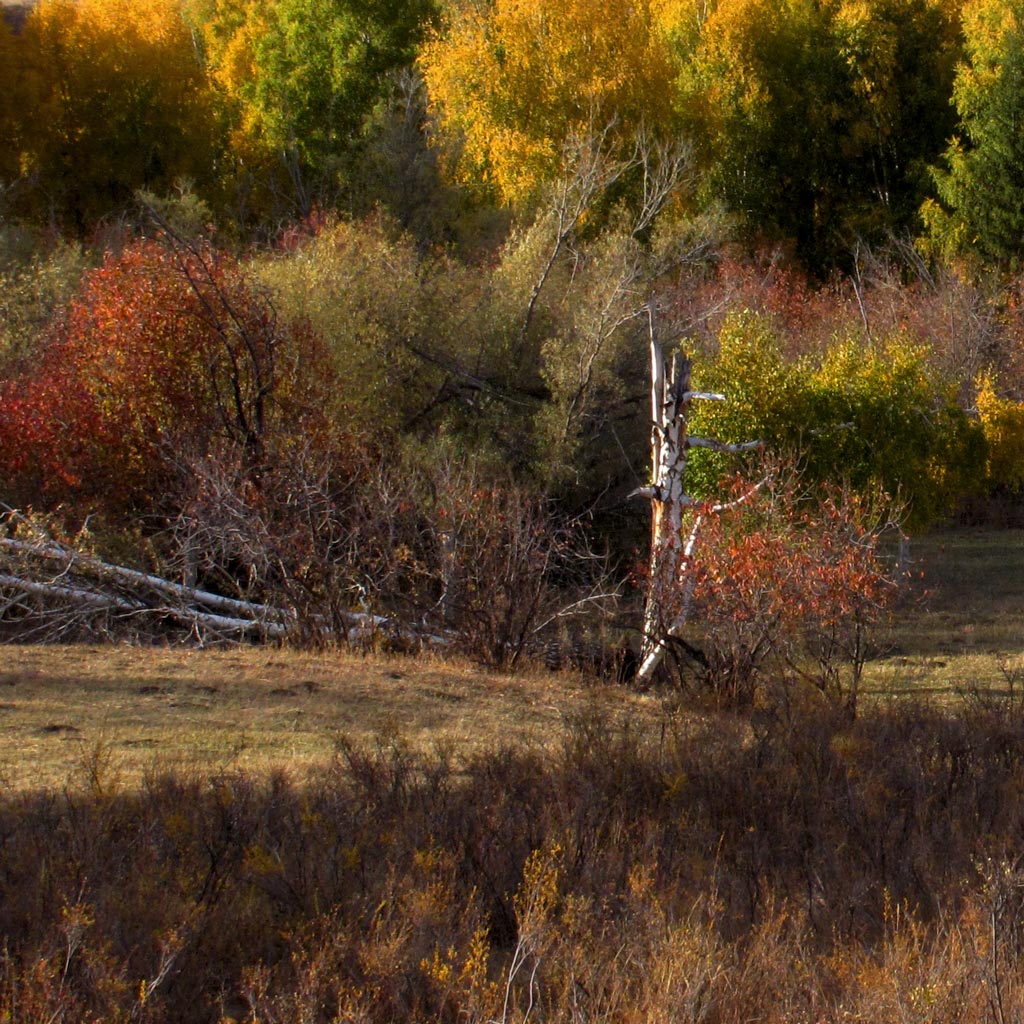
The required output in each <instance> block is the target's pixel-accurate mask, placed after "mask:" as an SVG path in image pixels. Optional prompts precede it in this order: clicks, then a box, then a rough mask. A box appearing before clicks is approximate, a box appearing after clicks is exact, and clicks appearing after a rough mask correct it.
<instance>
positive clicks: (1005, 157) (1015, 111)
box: [923, 0, 1024, 262]
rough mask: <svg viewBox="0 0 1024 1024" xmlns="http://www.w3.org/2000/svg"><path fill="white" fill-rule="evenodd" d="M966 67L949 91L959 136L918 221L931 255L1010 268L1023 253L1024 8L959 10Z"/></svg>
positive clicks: (988, 5)
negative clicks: (964, 256)
mask: <svg viewBox="0 0 1024 1024" xmlns="http://www.w3.org/2000/svg"><path fill="white" fill-rule="evenodd" d="M964 31H965V35H966V40H967V61H966V62H965V63H963V64H961V65H960V67H959V69H958V73H957V77H956V84H955V88H954V98H955V103H956V110H957V113H958V114H959V117H960V134H959V135H958V136H957V137H956V138H955V139H954V140H953V142H952V143H951V144H950V145H949V148H948V149H947V150H946V153H945V165H946V166H945V168H944V169H937V170H936V171H935V183H936V189H937V191H938V199H939V201H938V202H936V201H930V202H927V203H926V204H925V206H924V210H923V214H924V220H925V224H926V227H927V229H928V233H929V237H928V240H927V242H926V244H927V245H928V246H930V247H931V248H932V250H934V251H936V252H939V253H941V254H944V255H947V256H950V255H956V254H964V253H969V254H974V255H976V256H978V257H981V258H982V259H983V260H992V261H1000V262H1003V261H1018V260H1019V259H1020V257H1021V255H1022V253H1024V130H1022V127H1024V3H1022V2H1021V0H975V2H974V3H972V4H970V5H968V6H967V7H966V8H965V10H964Z"/></svg>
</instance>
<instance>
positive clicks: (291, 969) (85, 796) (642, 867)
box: [0, 703, 1024, 1024]
mask: <svg viewBox="0 0 1024 1024" xmlns="http://www.w3.org/2000/svg"><path fill="white" fill-rule="evenodd" d="M1022 780H1024V726H1022V722H1021V720H1020V719H1019V717H1016V718H1015V717H1008V716H1001V717H992V716H989V715H987V714H985V713H983V712H979V711H974V710H970V709H966V708H962V709H945V710H940V709H936V708H933V707H927V706H925V705H920V704H913V703H906V704H903V705H899V704H896V705H891V706H888V707H875V708H871V709H866V710H865V711H864V713H863V714H862V715H861V716H860V717H859V718H858V719H857V720H856V721H851V720H850V719H849V718H848V717H846V716H845V715H843V714H841V713H838V712H836V711H835V710H833V709H829V708H827V707H823V706H819V707H817V708H803V709H795V708H792V707H791V708H790V709H788V710H786V709H776V710H775V711H773V712H771V713H766V712H758V713H756V714H753V715H745V716H738V715H736V714H735V713H732V712H729V713H722V712H716V713H711V714H707V715H703V716H695V715H693V714H690V713H683V712H681V711H676V712H672V711H671V709H669V708H666V716H665V718H664V720H663V722H662V723H660V724H655V726H654V727H653V728H652V727H651V726H650V725H648V726H640V725H639V724H638V723H628V722H627V723H621V722H620V723H615V722H612V721H610V720H608V719H606V718H604V717H602V716H601V715H598V714H596V713H591V714H587V715H584V716H583V717H581V718H580V719H579V721H577V722H575V723H573V724H572V726H571V727H570V729H569V730H568V732H567V736H566V739H565V742H564V743H563V744H562V745H561V746H556V747H554V748H551V749H548V750H546V751H544V750H540V749H512V748H504V749H498V750H493V751H488V752H483V751H481V752H478V753H475V754H473V755H471V756H467V757H459V756H456V755H455V754H453V752H451V751H444V750H439V751H436V752H433V753H423V752H419V751H415V750H413V749H412V748H411V747H410V746H408V745H407V744H406V743H405V742H403V740H402V739H401V737H400V736H397V735H388V736H382V737H380V739H379V740H378V741H377V742H375V743H371V744H367V745H353V744H351V743H348V742H345V741H344V740H341V741H339V744H338V748H337V754H336V756H335V757H334V758H332V759H330V760H329V761H327V762H325V763H324V764H323V765H322V766H320V767H319V768H316V769H314V770H313V771H312V773H311V774H310V776H309V777H308V778H306V779H304V780H303V781H301V782H300V781H298V780H296V779H292V778H290V777H289V775H288V774H287V773H286V772H284V771H277V772H273V773H271V774H268V775H267V776H264V777H256V776H251V775H246V774H245V773H241V772H234V771H230V770H225V771H223V772H219V773H217V774H215V775H213V776H210V775H209V774H205V773H199V772H196V771H193V770H190V769H189V768H188V767H187V766H185V767H182V768H178V769H177V770H176V771H174V772H172V771H169V770H167V768H166V767H164V768H161V767H160V766H159V765H154V767H153V770H152V772H151V773H150V775H149V776H148V778H147V779H146V780H145V782H144V784H143V785H142V786H141V788H140V789H138V790H135V791H132V790H128V789H126V788H124V787H123V785H122V784H121V783H119V782H118V779H117V774H116V765H114V764H112V763H111V760H110V758H109V757H106V756H105V755H104V753H103V751H101V750H100V751H97V756H96V757H94V758H93V757H90V758H86V759H84V761H83V766H82V768H81V770H80V771H79V773H78V774H76V775H73V776H72V777H71V778H69V780H68V785H67V787H66V788H65V790H64V791H63V792H37V793H22V794H14V793H8V794H6V795H5V796H4V798H3V800H2V801H0V838H2V843H0V886H2V891H3V900H2V901H0V931H2V934H3V936H4V943H3V948H2V950H0V1013H3V1014H5V1015H6V1016H7V1017H8V1018H9V1019H11V1020H12V1021H14V1020H18V1021H23V1022H33V1024H34V1022H42V1021H43V1020H59V1019H64V1020H72V1019H104V1020H121V1019H132V1020H144V1021H161V1020H175V1021H181V1022H182V1024H188V1022H190V1021H206V1020H209V1019H211V1017H216V1018H218V1019H221V1018H231V1019H235V1020H265V1019H272V1020H281V1021H293V1020H300V1019H301V1020H311V1021H328V1020H334V1019H339V1018H340V1019H359V1020H365V1021H381V1022H384V1021H392V1020H395V1019H402V1020H408V1021H453V1022H454V1021H456V1020H461V1019H470V1020H476V1021H481V1022H482V1021H486V1020H506V1021H512V1020H522V1019H524V1018H525V1017H527V1016H532V1015H536V1016H538V1017H543V1018H546V1019H559V1020H574V1019H580V1018H581V1017H583V1016H585V1017H586V1018H587V1019H591V1020H607V1021H611V1020H622V1019H635V1018H644V1019H659V1020H662V1019H673V1020H694V1021H697V1020H715V1021H725V1022H732V1021H735V1022H737V1024H738V1022H739V1021H742V1020H749V1019H751V1018H752V1017H755V1018H756V1019H760V1020H764V1021H766V1022H769V1024H776V1022H778V1024H781V1022H782V1021H785V1020H792V1019H794V1017H795V1018H796V1019H819V1018H821V1019H851V1020H862V1021H865V1022H867V1021H874V1020H878V1019H887V1018H889V1017H891V1016H895V1015H897V1014H898V1015H899V1016H900V1019H907V1020H920V1021H922V1022H924V1021H927V1020H950V1019H957V1020H962V1021H965V1022H967V1024H974V1022H978V1024H981V1022H982V1021H991V1020H992V1019H994V1018H993V1016H992V1013H993V1006H994V1005H995V1004H996V1001H997V1000H998V1001H1001V1005H1002V1007H1003V1012H1004V1013H1005V1014H1006V1016H1007V1019H1009V1018H1010V1017H1011V1016H1012V1015H1016V1014H1018V1013H1019V1012H1020V1010H1021V1009H1022V1008H1024V1005H1022V998H1024V994H1022V989H1021V980H1022V979H1021V976H1020V971H1019V963H1020V957H1019V943H1020V935H1021V931H1020V923H1021V902H1020V876H1019V866H1017V865H1016V863H1015V850H1016V846H1017V843H1018V840H1019V833H1020V828H1021V824H1022V819H1021V812H1020V807H1019V802H1018V801H1016V800H1015V799H1014V796H1015V794H1016V793H1017V792H1018V791H1019V788H1020V786H1021V784H1022Z"/></svg>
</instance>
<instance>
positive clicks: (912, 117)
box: [680, 0, 956, 273]
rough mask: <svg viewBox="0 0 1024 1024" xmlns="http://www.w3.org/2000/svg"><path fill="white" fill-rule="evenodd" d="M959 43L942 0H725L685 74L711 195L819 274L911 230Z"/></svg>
mask: <svg viewBox="0 0 1024 1024" xmlns="http://www.w3.org/2000/svg"><path fill="white" fill-rule="evenodd" d="M955 41H956V22H955V20H954V19H953V18H952V17H951V16H950V14H949V13H948V12H947V10H946V8H945V7H944V6H943V0H722V2H721V3H719V4H718V6H717V8H716V9H715V10H714V12H713V13H712V14H711V15H710V16H709V17H708V19H707V20H706V22H705V24H704V25H703V27H702V29H701V31H700V35H699V42H698V43H697V45H696V47H695V49H694V52H693V56H692V58H690V59H689V60H688V61H686V62H685V64H684V68H683V72H682V74H681V77H680V103H681V105H682V109H683V111H684V115H685V118H686V120H687V122H688V124H689V128H690V130H691V131H692V132H693V134H694V137H695V138H696V139H697V140H699V142H700V144H701V149H702V152H703V156H704V160H705V161H706V164H707V166H708V176H707V179H706V187H705V196H706V198H707V199H708V200H709V201H710V200H711V199H713V198H721V199H723V200H724V202H725V204H726V206H727V207H728V208H729V210H730V211H731V212H733V213H734V214H735V215H736V216H737V217H738V218H739V219H740V222H741V224H742V225H743V226H744V228H745V229H746V232H747V234H748V236H757V235H760V236H765V235H767V236H768V237H769V238H770V239H772V240H783V241H787V242H790V243H792V244H794V245H795V247H796V250H797V252H798V254H799V255H800V257H801V258H802V259H803V260H804V262H805V263H806V264H807V265H808V266H809V267H810V268H811V269H813V270H815V271H817V272H822V273H826V272H827V271H828V270H830V269H831V268H832V267H833V266H834V265H836V264H837V263H842V261H843V258H844V256H845V255H846V254H847V253H848V252H849V250H850V248H851V247H852V245H853V243H854V242H855V241H857V240H858V239H862V238H865V237H866V238H868V239H869V240H870V239H871V238H877V237H878V236H879V235H883V234H884V233H885V232H887V231H890V230H893V229H906V228H907V227H908V225H910V223H911V218H912V217H914V216H915V215H916V210H917V207H918V206H919V205H920V202H921V200H922V198H923V195H924V192H923V187H924V182H925V178H924V177H923V168H924V166H925V165H926V163H927V162H930V161H932V160H934V158H935V155H936V154H937V153H939V152H940V151H941V147H942V146H943V145H944V142H945V139H946V138H947V137H948V128H949V126H950V119H949V116H948V115H947V113H946V110H947V104H948V97H949V95H950V91H951V88H952V76H953V70H952V69H953V62H954V58H955V55H956V49H955ZM687 45H690V44H689V43H688V44H687Z"/></svg>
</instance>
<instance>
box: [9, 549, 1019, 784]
mask: <svg viewBox="0 0 1024 1024" xmlns="http://www.w3.org/2000/svg"><path fill="white" fill-rule="evenodd" d="M911 557H912V572H913V575H914V581H913V583H912V585H911V587H910V588H909V591H908V595H907V597H906V599H904V600H903V601H902V602H901V603H900V605H899V607H898V609H897V610H896V612H895V615H894V618H893V621H892V623H891V625H889V626H888V627H887V628H886V629H884V630H883V631H881V632H880V633H879V634H878V636H877V637H876V648H877V651H876V656H875V657H874V658H873V659H872V660H871V661H869V662H868V664H867V667H866V670H865V683H864V695H865V699H866V700H868V701H871V700H872V699H875V700H879V699H885V698H888V697H898V696H905V695H907V694H908V693H914V694H925V695H928V696H929V697H934V698H935V699H937V700H940V701H946V700H960V699H963V697H964V695H965V694H967V695H968V696H971V695H974V692H975V691H976V690H980V691H983V692H990V691H991V692H992V693H993V694H995V695H998V694H1000V693H1002V692H1005V691H1007V688H1008V686H1009V684H1010V683H1016V685H1018V686H1020V687H1021V688H1022V689H1024V532H1022V531H1000V532H990V531H958V532H948V533H939V534H935V535H933V536H931V537H928V538H926V539H924V540H920V541H917V542H915V544H914V545H913V546H912V548H911ZM3 651H4V658H3V660H2V662H0V722H2V723H3V728H4V731H5V735H6V738H7V742H6V744H5V747H4V749H3V750H2V751H0V774H2V777H3V779H4V780H5V782H6V784H7V786H8V787H11V788H13V789H23V788H25V787H35V786H55V787H58V788H59V787H61V786H63V785H65V784H69V783H70V784H74V783H75V780H76V779H77V780H78V781H81V780H82V779H83V778H85V779H87V778H88V776H89V773H90V772H91V771H92V770H93V769H94V767H95V764H96V759H97V756H99V755H102V759H103V762H104V763H105V764H106V766H107V769H108V770H109V771H112V772H116V773H117V775H118V777H119V778H120V779H121V780H122V781H123V782H125V783H126V784H135V783H137V782H138V781H139V780H140V779H141V778H142V777H143V775H144V774H145V773H146V772H147V771H152V770H161V769H174V768H176V767H179V768H180V767H183V766H196V767H199V768H200V769H201V770H203V771H206V772H214V773H215V772H218V771H227V770H242V769H244V770H246V771H266V770H269V769H271V768H275V767H278V768H285V769H287V770H288V771H290V772H293V773H297V774H299V775H301V774H302V773H303V772H304V771H305V770H306V769H307V768H308V767H309V766H310V765H312V764H315V763H317V762H322V761H324V760H325V759H329V758H330V757H331V756H332V755H333V753H334V751H335V749H336V746H337V744H338V742H339V741H340V740H348V741H356V742H372V741H374V740H376V739H378V738H381V737H394V736H400V737H401V738H402V740H403V742H406V743H408V744H410V745H411V746H413V747H414V748H416V749H419V750H431V749H433V748H435V747H438V746H441V747H445V748H448V749H451V750H453V751H455V752H458V753H459V754H463V755H465V754H471V753H476V752H479V751H486V750H493V749H497V748H499V747H503V746H517V745H527V746H531V747H536V748H539V749H544V748H547V747H550V746H552V745H553V744H557V743H558V742H560V740H561V738H562V736H563V734H564V729H565V725H566V722H568V721H570V720H571V719H573V718H574V717H576V716H578V715H579V714H580V713H583V712H585V711H593V710H595V709H601V710H602V711H603V712H605V713H608V714H610V715H612V716H614V717H617V718H629V719H631V720H635V721H637V722H640V723H645V724H647V725H651V726H652V727H655V728H660V727H661V724H662V723H663V722H664V721H665V719H666V716H669V717H671V716H672V715H674V714H676V713H677V709H673V708H672V707H671V706H669V705H666V703H665V702H664V700H663V699H662V698H661V697H659V696H657V695H651V694H639V693H635V692H632V691H630V690H628V689H624V688H622V687H620V686H615V685H608V684H603V683H601V682H599V681H596V680H593V679H589V680H588V679H586V678H583V677H582V676H580V675H578V674H576V673H573V672H566V673H550V672H547V671H545V670H544V669H543V667H539V668H537V667H531V668H527V669H525V670H523V671H520V672H518V673H516V674H514V675H504V674H499V673H494V672H491V671H488V670H487V669H484V668H481V667H480V666H477V665H473V664H470V663H460V662H456V661H442V660H437V659H434V658H431V657H423V658H405V657H397V658H388V657H383V656H378V655H372V654H358V653H349V652H345V651H331V652H329V653H325V654H314V653H306V652H299V651H290V650H286V649H277V648H254V647H228V648H221V649H212V650H194V649H189V648H182V647H176V648H175V647H169V648H159V647H150V648H139V647H130V646H121V645H118V646H109V647H108V646H66V647H60V646H53V647H49V646H18V645H10V646H6V647H4V648H3Z"/></svg>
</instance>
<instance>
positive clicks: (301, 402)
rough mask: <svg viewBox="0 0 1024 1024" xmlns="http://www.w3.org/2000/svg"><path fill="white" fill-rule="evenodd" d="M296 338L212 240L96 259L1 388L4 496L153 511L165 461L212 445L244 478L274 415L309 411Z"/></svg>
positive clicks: (297, 418) (81, 508)
mask: <svg viewBox="0 0 1024 1024" xmlns="http://www.w3.org/2000/svg"><path fill="white" fill-rule="evenodd" d="M303 340H304V339H303V335H302V332H301V328H300V327H299V326H298V325H293V324H285V323H282V322H280V321H279V320H278V318H277V316H276V313H275V311H274V309H273V306H272V305H271V304H270V303H269V302H268V301H267V298H266V296H265V295H264V294H263V293H262V292H261V291H260V290H258V289H257V288H255V287H254V286H253V285H252V283H251V282H250V281H249V280H248V279H247V278H246V277H245V276H244V275H243V274H242V272H241V271H240V270H239V268H238V266H237V265H236V264H235V263H234V262H233V261H232V260H231V259H230V258H229V257H227V256H226V255H225V254H223V253H220V252H217V251H216V250H214V249H212V248H209V247H207V246H205V245H202V244H197V245H193V246H188V247H185V248H182V247H179V246H174V245H165V244H162V243H160V242H157V241H146V240H142V241H138V242H136V243H134V244H132V245H130V246H129V247H127V248H126V249H125V250H124V251H122V252H121V253H119V254H116V255H114V254H111V255H108V257H107V258H106V260H105V261H104V263H103V265H102V266H100V267H99V268H97V269H95V270H92V271H89V272H88V273H87V274H86V275H85V276H84V278H83V280H82V284H81V288H80V290H79V292H78V294H77V295H76V296H75V298H74V299H73V300H72V301H71V302H70V303H69V305H68V307H67V310H66V312H65V313H64V314H63V315H62V316H60V317H58V318H56V319H54V320H53V322H52V323H51V325H50V327H49V329H48V331H47V332H46V334H45V338H44V341H43V343H42V344H40V346H39V351H38V353H37V354H36V355H35V356H34V358H33V359H32V360H31V361H30V362H29V363H27V364H26V365H25V366H24V367H23V368H22V369H21V372H20V373H19V374H18V375H16V376H14V377H12V378H10V379H8V380H6V381H4V383H3V385H2V387H3V392H2V400H0V416H2V419H3V429H4V432H5V433H6V434H7V435H8V436H17V437H18V438H19V444H18V445H16V446H5V447H4V449H3V453H2V455H0V476H2V478H3V481H4V484H3V486H4V489H5V492H6V495H7V498H8V500H13V501H14V502H16V503H33V504H38V505H40V506H42V507H53V506H54V505H56V504H57V503H59V502H62V501H69V502H74V503H76V505H77V509H76V511H77V513H78V514H79V515H82V514H84V513H85V512H87V511H89V510H90V508H92V509H100V510H102V511H105V512H107V513H110V514H112V515H115V516H116V515H124V514H127V513H135V514H138V513H140V512H142V513H146V512H149V513H152V512H153V511H155V510H156V509H157V508H158V506H159V504H160V500H161V496H162V495H163V494H165V493H167V492H168V491H169V490H170V489H171V488H170V482H171V478H172V476H173V473H172V467H173V463H174V460H175V458H177V456H178V455H179V454H180V453H181V452H182V451H186V450H190V451H198V452H199V453H202V452H203V451H204V449H205V448H206V447H208V446H209V445H210V444H212V443H213V442H214V441H215V440H221V441H224V442H226V443H230V444H233V445H237V446H238V447H239V448H240V449H241V450H243V451H244V452H245V453H246V459H247V460H248V463H249V466H250V469H251V471H252V472H253V473H255V472H256V469H257V466H258V464H259V462H260V461H261V459H262V458H263V456H264V447H265V445H266V442H267V439H268V438H269V436H270V435H271V434H272V433H273V431H274V430H275V428H276V427H277V425H278V424H280V423H282V422H287V420H286V419H285V416H286V415H287V417H288V419H292V418H293V417H294V421H293V422H294V423H295V424H296V425H297V424H298V423H299V422H301V419H302V417H303V415H304V414H306V413H308V411H309V409H310V407H311V405H312V408H313V409H314V410H315V404H312V403H310V402H309V396H308V392H306V393H304V390H303V388H304V385H303V381H304V379H305V380H308V379H310V378H303V375H302V371H303V369H304V367H305V366H307V365H308V364H309V362H310V355H311V351H315V349H313V350H311V349H310V348H309V346H308V345H307V346H306V348H305V351H302V348H303ZM300 352H301V354H300ZM313 362H314V363H315V358H314V359H313ZM321 369H322V368H321ZM314 372H320V371H319V370H317V371H314ZM312 379H314V380H315V379H316V377H314V378H312ZM289 403H290V407H289V408H288V410H287V414H286V413H285V411H284V410H285V409H286V407H288V406H289ZM289 428H290V429H291V428H292V424H291V423H290V424H289Z"/></svg>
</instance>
